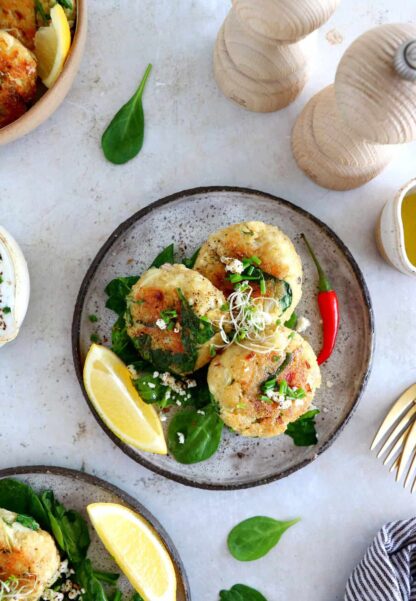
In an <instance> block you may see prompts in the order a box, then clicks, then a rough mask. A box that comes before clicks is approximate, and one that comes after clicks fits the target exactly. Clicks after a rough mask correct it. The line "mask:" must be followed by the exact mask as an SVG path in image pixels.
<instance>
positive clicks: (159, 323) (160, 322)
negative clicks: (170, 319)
mask: <svg viewBox="0 0 416 601" xmlns="http://www.w3.org/2000/svg"><path fill="white" fill-rule="evenodd" d="M156 325H157V327H158V328H159V330H166V328H167V327H168V326H167V323H166V321H164V320H163V319H157V320H156Z"/></svg>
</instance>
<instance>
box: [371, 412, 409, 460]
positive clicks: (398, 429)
mask: <svg viewBox="0 0 416 601" xmlns="http://www.w3.org/2000/svg"><path fill="white" fill-rule="evenodd" d="M415 413H416V405H413V407H411V408H410V409H409V411H408V412H407V413H406V415H405V416H404V417H402V419H401V420H400V421H399V423H398V424H397V426H396V427H395V428H394V430H393V432H392V433H391V434H390V435H389V437H388V439H387V440H386V442H385V443H384V444H383V446H382V447H381V449H380V450H379V452H378V453H377V457H380V456H381V455H382V454H383V453H384V452H385V451H387V449H388V447H389V446H390V445H391V444H393V441H394V439H395V438H396V436H398V435H399V434H400V432H401V431H402V430H403V428H404V427H405V425H406V424H407V423H408V422H409V421H410V420H411V418H412V417H413V416H414V415H415Z"/></svg>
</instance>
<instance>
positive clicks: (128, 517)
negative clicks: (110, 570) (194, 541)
mask: <svg viewBox="0 0 416 601" xmlns="http://www.w3.org/2000/svg"><path fill="white" fill-rule="evenodd" d="M87 511H88V515H89V517H90V520H91V522H92V525H93V526H94V528H95V530H96V532H97V534H98V536H99V537H100V539H101V541H102V542H103V544H104V546H105V548H106V549H107V551H108V552H109V553H110V555H111V556H112V557H113V558H114V559H115V561H116V563H117V565H118V566H119V567H120V569H121V570H122V571H123V573H124V574H125V575H126V576H127V578H128V580H129V581H130V583H131V585H132V586H133V588H134V589H135V590H136V591H137V592H138V593H139V594H140V595H141V596H142V597H143V599H144V601H176V574H175V568H174V566H173V563H172V560H171V558H170V555H169V553H168V552H167V550H166V547H165V546H164V544H163V542H162V541H161V540H160V538H159V536H158V535H157V533H156V532H155V530H154V529H153V528H152V526H151V525H150V524H149V523H148V522H147V521H146V520H145V519H144V518H142V517H141V516H140V515H138V514H137V513H135V512H134V511H132V510H131V509H128V508H127V507H124V506H123V505H117V504H116V503H92V504H91V505H88V507H87Z"/></svg>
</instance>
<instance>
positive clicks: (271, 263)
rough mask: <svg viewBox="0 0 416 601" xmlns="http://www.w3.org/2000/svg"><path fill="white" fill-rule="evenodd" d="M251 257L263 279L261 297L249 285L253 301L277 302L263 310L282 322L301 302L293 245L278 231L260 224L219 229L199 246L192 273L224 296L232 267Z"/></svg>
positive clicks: (299, 267)
mask: <svg viewBox="0 0 416 601" xmlns="http://www.w3.org/2000/svg"><path fill="white" fill-rule="evenodd" d="M253 256H254V257H257V258H258V259H260V264H259V267H260V269H261V270H262V271H263V273H264V274H265V276H266V293H265V294H261V293H260V288H259V285H258V284H257V283H256V282H252V281H250V282H249V284H250V285H251V286H252V288H253V297H256V296H267V297H270V298H273V299H275V301H277V302H273V304H271V303H269V304H268V309H267V310H268V312H269V313H271V314H272V316H273V317H274V318H275V319H281V320H282V321H283V322H284V321H286V320H287V319H289V317H290V316H291V314H292V313H293V311H294V310H295V307H296V305H297V304H298V302H299V300H300V298H301V294H302V289H301V287H302V263H301V260H300V257H299V255H298V253H297V252H296V249H295V247H294V245H293V243H292V242H291V240H290V239H289V238H288V237H287V236H286V234H284V233H283V232H282V231H281V230H280V229H279V228H277V227H275V226H273V225H268V224H266V223H263V222H262V221H247V222H244V223H236V224H233V225H230V226H228V227H226V228H224V229H221V230H219V231H218V232H215V233H213V234H211V235H210V236H209V238H208V240H207V241H206V242H205V243H204V244H203V245H202V247H201V250H200V251H199V253H198V257H197V260H196V262H195V267H194V269H196V271H199V272H200V273H202V275H204V276H205V277H206V278H208V279H209V280H210V281H211V282H212V283H213V284H214V286H216V287H217V288H219V289H220V290H222V292H224V294H225V296H228V295H229V294H230V293H231V292H232V291H233V289H234V287H233V284H232V283H231V282H230V281H229V275H230V272H232V270H233V265H232V263H237V264H238V263H240V262H241V261H242V260H243V259H249V258H251V257H253ZM235 259H237V262H236V261H235ZM240 267H241V266H240ZM268 276H271V277H268ZM285 282H286V284H285ZM287 285H289V286H290V289H289V291H288V289H287Z"/></svg>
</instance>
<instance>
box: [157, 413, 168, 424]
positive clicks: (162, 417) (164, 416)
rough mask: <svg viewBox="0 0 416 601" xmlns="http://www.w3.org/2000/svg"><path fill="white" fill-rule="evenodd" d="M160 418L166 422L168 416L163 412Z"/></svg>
mask: <svg viewBox="0 0 416 601" xmlns="http://www.w3.org/2000/svg"><path fill="white" fill-rule="evenodd" d="M159 419H160V421H161V422H165V421H166V420H167V419H168V418H167V417H166V415H163V414H162V415H161V416H160V417H159Z"/></svg>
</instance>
